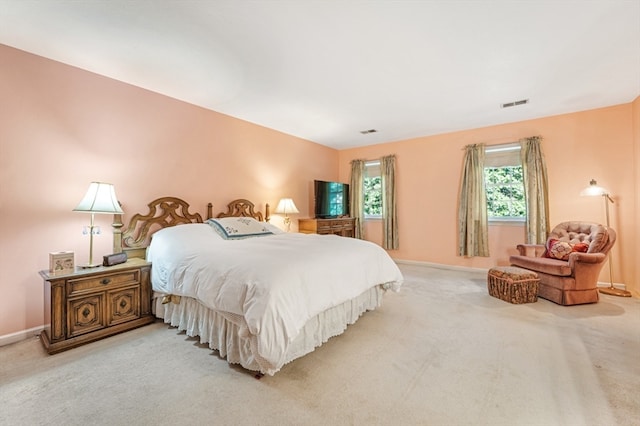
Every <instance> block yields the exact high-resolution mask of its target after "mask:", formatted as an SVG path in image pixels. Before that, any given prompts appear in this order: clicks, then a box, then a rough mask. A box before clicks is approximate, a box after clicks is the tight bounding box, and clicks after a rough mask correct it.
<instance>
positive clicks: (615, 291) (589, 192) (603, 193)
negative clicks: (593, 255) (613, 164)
mask: <svg viewBox="0 0 640 426" xmlns="http://www.w3.org/2000/svg"><path fill="white" fill-rule="evenodd" d="M580 195H586V196H600V197H602V199H603V200H604V207H605V212H606V215H607V216H606V217H607V228H610V227H611V225H610V222H609V203H611V204H613V198H611V196H610V195H609V191H608V190H606V189H605V188H603V187H601V186H598V182H596V180H595V179H591V182H589V186H588V187H586V188H585V189H583V190H582V191H581V192H580ZM612 251H613V247H612V248H611V250H609V282H610V284H611V285H610V286H609V287H602V288H599V289H598V290H599V291H600V293H604V294H610V295H612V296H621V297H631V292H629V291H627V290H622V289H619V288H615V287H614V286H613V258H612V256H611V252H612Z"/></svg>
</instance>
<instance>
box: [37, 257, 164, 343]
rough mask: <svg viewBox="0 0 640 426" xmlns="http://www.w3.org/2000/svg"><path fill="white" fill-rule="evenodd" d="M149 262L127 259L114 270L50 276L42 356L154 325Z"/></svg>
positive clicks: (46, 275) (44, 273)
mask: <svg viewBox="0 0 640 426" xmlns="http://www.w3.org/2000/svg"><path fill="white" fill-rule="evenodd" d="M150 272H151V263H149V262H147V261H145V260H144V259H135V258H134V259H129V260H128V261H127V262H125V263H122V264H120V265H115V266H109V267H104V266H99V267H96V268H91V269H80V268H76V270H75V271H74V272H70V273H65V274H53V273H50V272H49V271H40V275H41V276H42V278H43V279H44V319H45V326H44V330H43V331H42V333H41V334H40V338H41V340H42V344H43V345H44V347H45V349H46V350H47V352H48V353H50V354H54V353H57V352H60V351H64V350H67V349H71V348H74V347H76V346H80V345H83V344H85V343H89V342H93V341H95V340H99V339H102V338H104V337H107V336H112V335H114V334H117V333H121V332H123V331H127V330H131V329H133V328H137V327H140V326H143V325H146V324H150V323H152V322H154V321H155V318H154V317H153V315H152V313H151V281H150V279H149V278H150Z"/></svg>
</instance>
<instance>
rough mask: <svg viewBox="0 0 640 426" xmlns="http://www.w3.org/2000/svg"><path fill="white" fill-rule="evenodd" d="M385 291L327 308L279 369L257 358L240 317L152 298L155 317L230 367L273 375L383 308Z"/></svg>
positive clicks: (297, 340) (300, 336) (190, 302)
mask: <svg viewBox="0 0 640 426" xmlns="http://www.w3.org/2000/svg"><path fill="white" fill-rule="evenodd" d="M384 293H385V290H383V289H382V288H381V286H375V287H372V288H371V289H370V290H368V291H366V292H364V293H362V294H361V295H360V296H358V297H356V298H354V299H351V300H349V301H347V302H345V303H343V304H341V305H339V306H336V307H334V308H330V309H328V310H326V311H324V312H322V313H320V314H319V315H317V316H315V317H314V318H312V319H311V320H309V321H308V322H307V323H306V325H305V326H304V328H303V329H302V331H301V332H300V334H298V336H297V337H296V338H295V339H294V340H293V341H292V342H291V344H290V345H289V347H288V348H287V351H286V359H285V362H284V363H283V364H282V365H274V364H273V363H272V362H270V361H269V360H266V359H264V358H262V357H260V356H259V355H258V353H257V350H255V348H256V341H257V339H256V336H254V335H251V334H249V333H248V332H247V327H246V325H244V319H243V318H242V317H241V316H239V315H234V314H227V313H220V312H217V311H213V310H211V309H209V308H207V307H205V306H203V305H202V304H200V302H198V301H197V300H195V299H192V298H188V297H182V298H180V303H167V304H162V299H163V296H165V295H164V294H161V293H156V294H154V303H153V307H154V313H155V315H156V317H158V318H162V319H163V320H164V322H165V323H167V324H170V325H172V326H173V327H177V328H178V330H180V331H185V332H186V334H187V335H188V336H191V337H196V336H198V337H199V338H200V343H202V344H208V345H209V348H211V349H214V350H217V351H218V352H219V353H220V356H222V357H224V358H226V359H227V361H228V362H229V363H231V364H240V365H242V366H243V367H244V368H246V369H247V370H252V371H259V372H261V373H263V374H269V375H273V374H275V373H276V372H277V371H278V370H280V368H282V366H283V365H284V364H287V363H289V362H291V361H293V360H294V359H296V358H300V357H301V356H303V355H306V354H308V353H309V352H312V351H313V350H315V348H317V347H318V346H320V345H322V344H323V343H325V342H326V341H327V340H329V339H330V338H331V337H333V336H337V335H339V334H342V333H343V332H344V331H345V330H346V328H347V326H348V325H350V324H353V323H355V322H356V321H357V320H358V318H359V317H360V316H361V315H362V314H363V313H364V312H366V311H370V310H373V309H376V308H377V307H379V306H380V305H381V304H382V297H383V295H384Z"/></svg>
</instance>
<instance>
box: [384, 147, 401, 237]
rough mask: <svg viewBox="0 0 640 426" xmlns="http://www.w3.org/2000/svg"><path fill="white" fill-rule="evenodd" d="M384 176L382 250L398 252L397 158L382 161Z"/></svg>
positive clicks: (390, 156) (386, 158)
mask: <svg viewBox="0 0 640 426" xmlns="http://www.w3.org/2000/svg"><path fill="white" fill-rule="evenodd" d="M380 171H381V176H382V226H383V233H382V248H384V249H387V250H398V207H397V206H398V204H397V203H396V156H395V155H388V156H386V157H382V158H381V159H380Z"/></svg>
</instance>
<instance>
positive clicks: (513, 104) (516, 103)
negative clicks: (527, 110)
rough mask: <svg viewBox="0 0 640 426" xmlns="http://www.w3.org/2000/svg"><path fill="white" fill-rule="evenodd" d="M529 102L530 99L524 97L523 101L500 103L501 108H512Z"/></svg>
mask: <svg viewBox="0 0 640 426" xmlns="http://www.w3.org/2000/svg"><path fill="white" fill-rule="evenodd" d="M528 103H529V99H522V100H521V101H515V102H507V103H506V104H502V105H500V108H510V107H513V106H518V105H524V104H528Z"/></svg>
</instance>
